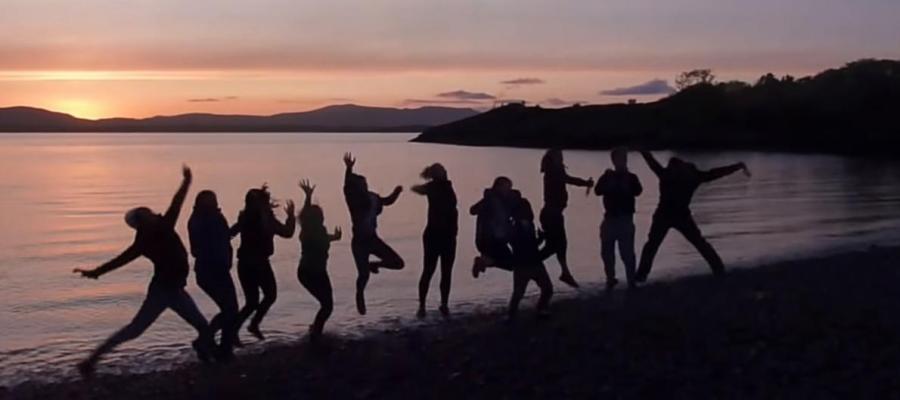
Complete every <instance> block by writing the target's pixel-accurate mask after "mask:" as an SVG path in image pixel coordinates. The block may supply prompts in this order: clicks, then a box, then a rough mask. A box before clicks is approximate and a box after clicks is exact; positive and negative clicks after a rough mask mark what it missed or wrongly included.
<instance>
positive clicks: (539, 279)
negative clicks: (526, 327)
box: [531, 265, 553, 314]
mask: <svg viewBox="0 0 900 400" xmlns="http://www.w3.org/2000/svg"><path fill="white" fill-rule="evenodd" d="M531 279H533V280H534V283H536V284H537V286H538V288H540V289H541V295H540V297H539V298H538V303H537V309H538V312H539V313H541V314H546V313H547V311H548V310H549V308H550V299H551V298H552V297H553V283H552V282H551V281H550V275H549V274H547V268H546V267H545V266H543V265H540V266H537V267H535V270H534V272H533V273H532V278H531Z"/></svg>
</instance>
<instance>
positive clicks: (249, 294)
mask: <svg viewBox="0 0 900 400" xmlns="http://www.w3.org/2000/svg"><path fill="white" fill-rule="evenodd" d="M273 208H275V205H274V204H273V202H272V196H271V195H270V194H269V191H268V189H267V188H266V187H265V186H263V187H262V188H260V189H250V191H248V192H247V195H246V196H245V198H244V210H243V211H241V213H240V215H238V220H237V223H235V224H234V226H232V227H231V234H232V235H236V234H238V233H240V235H241V247H239V248H238V252H237V253H238V254H237V257H238V279H239V280H240V282H241V289H243V291H244V299H245V302H244V308H242V309H241V311H240V313H239V314H238V322H237V328H238V329H240V327H241V325H243V324H244V322H245V321H246V320H247V318H250V316H251V315H253V319H251V320H250V325H249V326H248V327H247V331H248V332H250V333H251V334H253V336H256V338H257V339H259V340H264V339H265V336H263V334H262V331H261V330H260V329H259V324H260V323H261V322H262V320H263V318H264V317H265V316H266V313H267V312H268V311H269V308H271V307H272V304H274V303H275V299H276V298H277V296H278V286H277V284H276V283H275V272H274V271H272V264H271V263H269V257H271V256H272V254H273V253H274V252H275V243H274V240H275V235H278V236H281V237H283V238H285V239H288V238H290V237H291V236H293V235H294V229H295V225H296V218H295V216H294V202H292V201H290V200H288V201H287V204H286V205H285V213H286V214H287V219H286V220H285V222H284V223H281V221H278V219H277V218H275V213H274V212H273V211H272V209H273ZM260 291H262V294H263V298H262V301H260V299H259V292H260Z"/></svg>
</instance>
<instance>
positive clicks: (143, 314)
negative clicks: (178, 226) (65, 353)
mask: <svg viewBox="0 0 900 400" xmlns="http://www.w3.org/2000/svg"><path fill="white" fill-rule="evenodd" d="M183 175H184V180H183V181H182V182H181V187H180V188H178V192H176V193H175V197H174V198H173V199H172V203H171V205H169V208H168V209H167V210H166V213H165V214H162V215H160V214H156V213H154V212H153V211H151V210H150V209H149V208H147V207H138V208H135V209H132V210H131V211H128V213H127V214H125V222H126V223H127V224H128V226H130V227H131V228H132V229H134V230H135V231H136V233H135V236H134V242H133V243H132V244H131V245H130V246H128V248H127V249H125V251H123V252H122V254H120V255H118V256H117V257H116V258H113V259H112V260H110V261H108V262H106V263H105V264H103V265H101V266H99V267H97V268H94V269H81V268H76V269H75V271H74V272H75V273H79V274H81V275H82V276H84V277H86V278H92V279H97V278H99V277H100V276H101V275H103V274H106V273H107V272H110V271H113V270H115V269H117V268H120V267H122V266H124V265H126V264H128V263H130V262H131V261H134V260H135V259H136V258H138V257H140V256H144V257H147V258H148V259H150V261H151V262H152V263H153V278H152V279H151V280H150V286H149V287H148V289H147V297H146V298H144V303H143V304H141V308H140V310H138V312H137V314H136V315H135V316H134V319H132V320H131V322H130V323H129V324H128V325H126V326H125V327H124V328H122V329H120V330H119V331H118V332H116V333H115V334H113V335H112V336H110V337H109V338H108V339H106V341H105V342H103V344H101V345H100V346H99V347H97V349H96V350H94V352H93V353H91V355H90V356H89V357H88V358H87V359H86V360H84V361H83V362H81V363H79V364H78V370H79V372H81V374H82V375H84V376H90V375H91V374H93V372H94V368H95V367H96V365H97V362H98V361H99V360H100V358H101V357H102V356H103V355H104V354H106V353H108V352H110V351H112V350H113V349H115V348H116V346H118V345H120V344H122V343H124V342H127V341H129V340H132V339H135V338H137V337H138V336H140V335H141V334H142V333H144V331H146V330H147V328H149V327H150V325H152V324H153V322H154V321H156V319H157V318H158V317H159V315H160V314H162V312H163V311H165V310H166V309H167V308H170V309H172V311H175V312H176V313H177V314H178V316H180V317H181V318H182V319H184V320H185V321H187V322H188V323H189V324H191V326H193V327H194V329H196V330H197V335H198V336H197V339H196V340H194V342H193V347H194V350H195V351H196V352H197V355H198V356H199V357H200V359H201V360H203V361H208V360H209V351H210V350H211V349H212V348H213V346H214V342H213V334H212V331H211V330H210V328H209V326H208V325H207V323H206V318H204V317H203V314H202V313H200V310H199V309H198V308H197V305H196V304H194V300H193V299H191V296H190V295H189V294H188V293H187V291H185V290H184V286H185V285H186V284H187V277H188V274H189V272H190V267H189V265H188V255H187V250H186V249H185V248H184V244H182V242H181V238H180V237H178V234H177V233H176V232H175V223H176V222H177V221H178V214H179V213H180V211H181V206H182V205H183V204H184V199H185V197H186V196H187V192H188V188H189V187H190V185H191V170H190V169H188V167H186V166H185V167H184V168H183Z"/></svg>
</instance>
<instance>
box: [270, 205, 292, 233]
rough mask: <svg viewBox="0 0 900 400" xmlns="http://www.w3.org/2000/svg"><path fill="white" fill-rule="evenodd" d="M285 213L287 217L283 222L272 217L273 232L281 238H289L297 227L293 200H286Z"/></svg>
mask: <svg viewBox="0 0 900 400" xmlns="http://www.w3.org/2000/svg"><path fill="white" fill-rule="evenodd" d="M285 213H287V219H286V220H285V221H284V223H281V221H279V220H278V219H277V218H274V217H273V220H274V221H273V222H274V225H275V234H276V235H278V236H281V237H283V238H290V237H291V236H294V230H296V229H297V216H296V215H294V202H293V201H291V200H288V201H287V205H286V206H285Z"/></svg>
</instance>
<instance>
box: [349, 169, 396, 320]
mask: <svg viewBox="0 0 900 400" xmlns="http://www.w3.org/2000/svg"><path fill="white" fill-rule="evenodd" d="M354 165H356V159H355V158H353V155H352V154H350V153H346V154H344V166H345V167H346V171H345V173H344V200H345V201H346V202H347V208H348V209H349V210H350V220H351V221H352V223H353V229H352V231H353V239H351V241H350V248H351V250H352V252H353V261H354V263H355V264H356V272H357V277H356V310H357V311H358V312H359V314H360V315H365V314H366V297H365V290H366V285H367V284H368V283H369V274H377V273H378V270H379V269H380V268H387V269H398V270H399V269H403V267H404V266H405V265H406V264H405V263H404V261H403V258H401V257H400V255H399V254H397V252H396V251H394V249H392V248H391V246H388V244H387V243H385V242H384V240H382V239H381V238H380V237H379V236H378V232H377V228H378V216H379V215H380V214H381V212H382V210H383V209H384V207H385V206H390V205H392V204H394V203H395V202H396V201H397V198H399V197H400V193H401V192H402V191H403V186H397V187H396V188H394V191H393V192H391V194H390V195H388V196H387V197H381V196H380V195H378V194H377V193H374V192H370V191H369V183H368V181H367V180H366V177H364V176H362V175H358V174H355V173H353V166H354ZM373 255H374V256H375V257H377V258H378V259H379V260H378V261H371V260H370V259H369V257H370V256H373Z"/></svg>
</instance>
